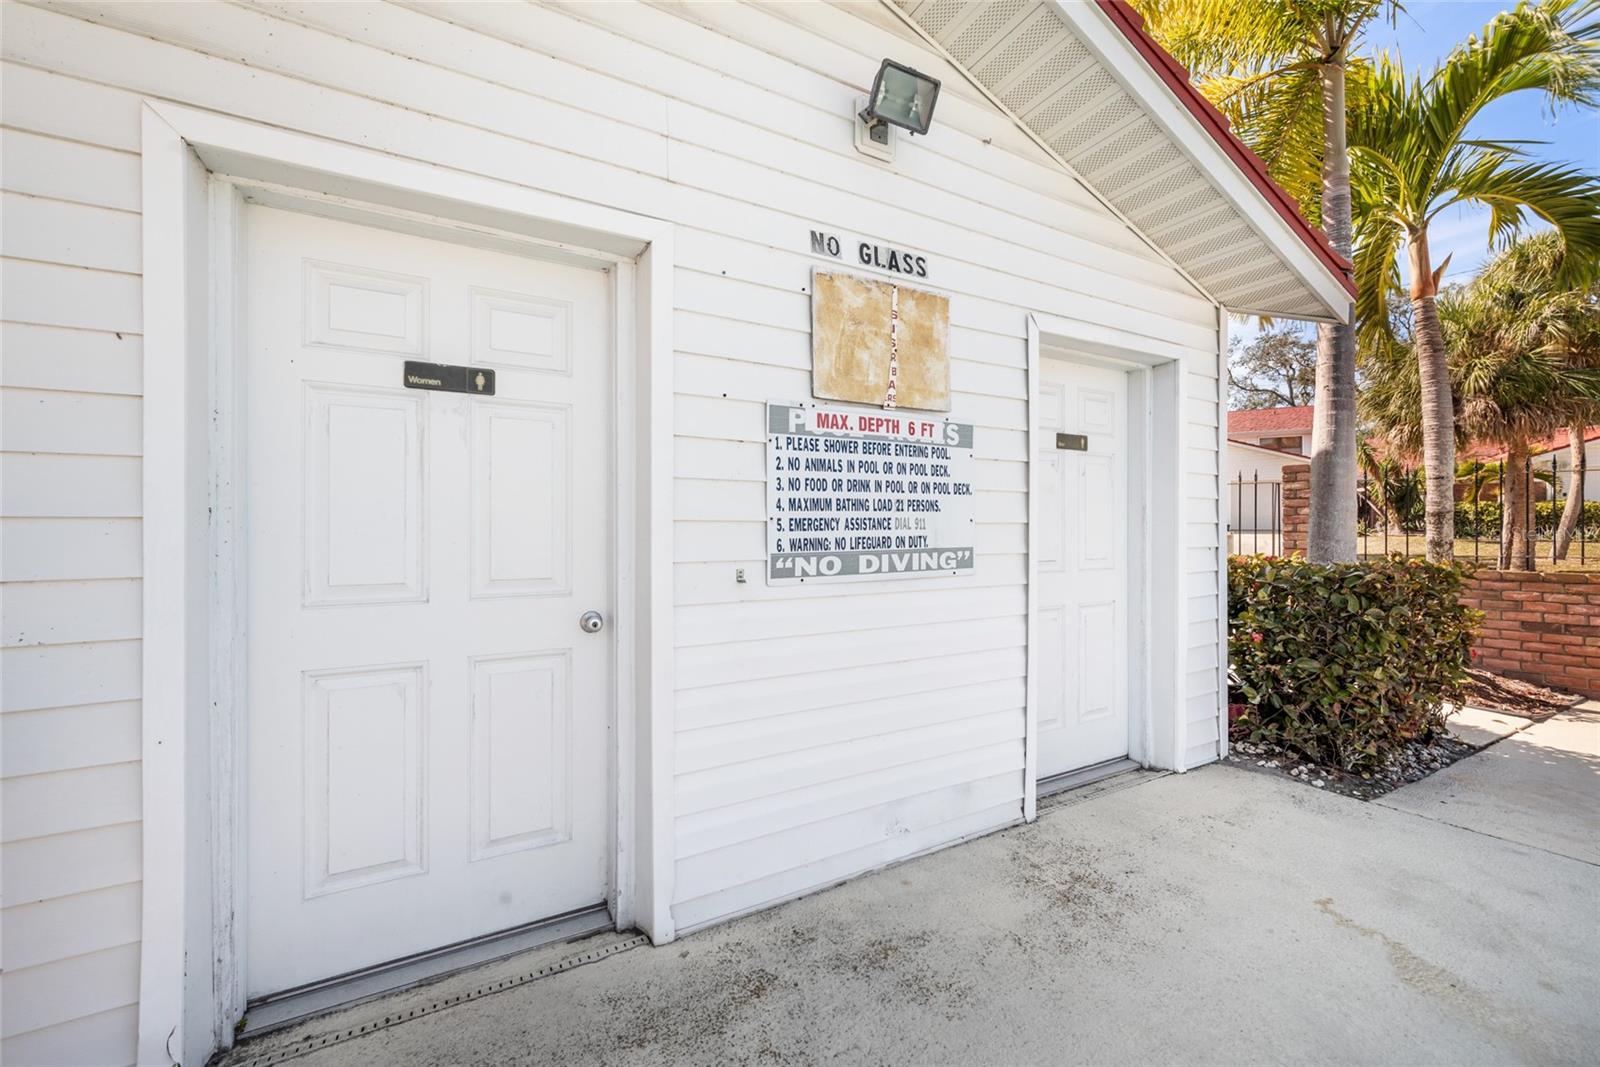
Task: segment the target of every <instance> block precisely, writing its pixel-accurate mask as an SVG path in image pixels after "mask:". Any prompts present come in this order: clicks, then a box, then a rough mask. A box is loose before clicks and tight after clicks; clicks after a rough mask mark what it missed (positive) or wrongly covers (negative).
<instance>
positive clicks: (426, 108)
mask: <svg viewBox="0 0 1600 1067" xmlns="http://www.w3.org/2000/svg"><path fill="white" fill-rule="evenodd" d="M0 48H3V59H4V67H3V82H0V92H3V98H0V107H3V115H0V118H3V127H4V128H3V131H0V146H3V153H4V168H3V172H0V182H3V185H4V202H3V210H4V217H3V235H0V240H3V253H4V256H5V257H6V258H5V260H4V282H3V284H4V288H3V294H0V296H3V303H4V307H3V315H4V319H5V325H4V333H3V336H0V342H3V346H4V353H3V355H4V364H3V366H4V385H5V393H4V427H3V434H0V436H3V440H0V445H3V449H4V467H3V478H4V492H3V495H0V506H3V528H0V535H3V539H4V543H3V549H4V551H3V566H0V577H3V579H4V581H5V583H6V584H5V587H4V608H3V620H4V637H5V646H4V651H3V662H0V666H3V669H4V685H3V691H0V697H3V703H0V707H3V712H4V714H3V717H0V723H3V727H4V734H3V744H4V775H5V779H4V795H3V799H4V805H5V806H4V827H3V829H4V834H3V838H4V843H3V857H0V858H3V863H4V890H5V912H4V928H3V933H4V942H5V971H4V976H3V983H4V986H3V996H4V1002H5V1011H4V1045H3V1049H0V1054H3V1059H4V1061H5V1062H6V1063H7V1064H19V1065H20V1064H36V1063H107V1064H110V1063H128V1062H132V1061H135V1060H137V1061H138V1062H140V1063H146V1064H168V1063H171V1062H182V1063H186V1064H200V1063H202V1062H204V1060H205V1059H206V1057H207V1056H208V1055H209V1054H210V1053H211V1052H212V1050H214V1049H216V1048H218V1047H220V1046H223V1045H226V1044H228V1043H229V1042H230V1041H231V1040H232V1035H233V1031H234V1025H235V1023H236V1022H237V1021H238V1020H239V1019H240V1017H241V1015H243V1014H244V1013H245V1011H246V1010H247V1006H249V1005H251V1004H253V1003H257V1002H261V1001H262V998H265V997H271V996H272V995H274V994H279V993H282V992H284V991H286V990H292V989H294V988H297V987H301V986H303V985H305V984H306V983H311V982H315V981H318V980H321V979H325V978H328V977H329V976H334V975H340V974H344V973H346V972H351V971H361V970H363V969H365V968H371V967H374V966H382V965H384V964H385V963H387V962H388V961H391V960H394V959H396V958H399V957H410V956H414V955H415V954H419V953H424V952H426V951H428V950H430V949H434V948H437V947H438V946H441V945H446V944H450V943H453V942H455V941H460V940H463V939H465V938H474V937H480V936H486V935H492V934H494V933H495V932H497V931H501V930H505V929H508V928H525V927H528V926H529V924H534V923H537V922H539V921H541V920H545V919H548V918H550V917H551V916H553V915H556V914H558V913H559V914H564V915H568V916H569V918H568V919H566V920H564V922H565V923H566V925H565V926H561V927H560V929H563V930H571V929H576V928H579V927H584V926H585V924H587V925H588V926H589V927H592V926H594V925H595V924H609V923H613V922H614V923H616V924H619V925H621V926H624V927H628V926H636V927H638V928H639V929H641V930H643V931H645V932H646V933H648V934H649V935H650V936H651V938H652V939H653V940H654V941H655V942H656V943H658V944H659V943H663V942H668V941H671V940H672V939H673V938H675V937H676V936H678V935H680V934H682V933H684V932H686V931H691V930H694V929H697V928H699V927H703V926H706V925H708V924H711V923H715V922H719V921H721V920H724V919H727V918H729V917H730V916H735V915H739V914H741V913H744V912H748V911H750V910H752V909H756V908H761V907H765V906H767V905H770V904H772V903H774V902H777V901H781V900H784V899H786V898H790V897H793V896H795V895H797V894H800V893H803V892H806V891H808V890H811V889H815V888H818V887H822V886H826V885H828V884H830V883H833V882H836V881H838V880H839V879H841V878H845V877H848V876H851V875H854V874H857V873H860V872H863V871H867V870H870V869H872V868H875V867H879V866H882V865H883V864H887V863H891V862H893V861H896V860H899V859H903V858H905V857H907V856H912V855H915V854H917V853H920V852H925V851H927V850H930V849H935V848H939V847H941V846H944V845H948V844H951V843H954V842H957V841H961V840H963V839H965V838H968V837H971V836H973V835H976V834H982V833H987V832H989V831H992V830H995V829H998V828H1001V827H1004V826H1008V825H1012V824H1014V823H1017V822H1020V821H1022V820H1026V819H1031V818H1032V817H1033V816H1034V803H1035V799H1036V797H1037V795H1038V792H1039V785H1038V783H1039V781H1040V780H1041V779H1043V780H1046V781H1047V783H1048V782H1055V783H1059V782H1061V781H1063V780H1064V779H1062V778H1061V776H1062V775H1063V774H1067V773H1068V772H1074V771H1078V770H1081V769H1083V768H1085V767H1093V766H1120V765H1121V763H1120V762H1119V761H1121V760H1124V759H1131V760H1133V761H1136V762H1138V763H1142V764H1146V765H1149V766H1154V767H1164V768H1173V769H1177V770H1183V769H1186V768H1192V767H1194V766H1196V765H1199V764H1202V763H1205V762H1207V761H1210V760H1214V759H1217V758H1218V756H1219V754H1220V752H1221V750H1222V746H1223V745H1224V744H1225V737H1224V732H1223V730H1222V723H1223V721H1224V713H1223V705H1224V700H1225V693H1224V668H1225V664H1224V647H1225V645H1224V641H1223V636H1224V620H1223V617H1222V615H1223V597H1222V590H1223V581H1224V574H1223V559H1222V551H1223V546H1224V541H1223V536H1224V531H1225V526H1226V515H1225V514H1224V509H1223V507H1222V499H1223V496H1222V493H1223V490H1222V482H1223V479H1224V477H1225V474H1226V471H1225V470H1224V466H1223V444H1224V428H1223V426H1222V424H1221V419H1220V414H1221V412H1222V410H1223V397H1224V385H1225V378H1224V376H1223V375H1222V374H1221V367H1222V364H1221V360H1222V358H1223V353H1225V352H1226V338H1225V336H1224V333H1225V323H1226V310H1230V309H1231V310H1235V311H1241V312H1254V313H1264V314H1270V315H1273V316H1277V317H1291V318H1313V319H1315V318H1321V319H1329V318H1339V319H1342V318H1344V317H1346V316H1347V314H1348V308H1349V303H1350V299H1351V297H1350V287H1349V282H1348V278H1347V276H1346V274H1345V272H1344V270H1343V264H1342V262H1341V261H1340V260H1339V259H1338V257H1337V256H1335V255H1334V254H1333V253H1331V252H1330V251H1329V249H1328V247H1327V245H1326V242H1325V241H1324V239H1323V238H1322V237H1321V235H1320V234H1318V233H1316V232H1315V231H1313V230H1311V229H1310V228H1309V227H1308V226H1307V225H1306V224H1305V223H1304V222H1303V221H1302V220H1301V219H1300V218H1299V217H1298V216H1297V215H1296V213H1295V211H1294V208H1293V206H1292V204H1291V202H1290V201H1289V200H1288V198H1287V197H1286V196H1285V195H1284V194H1283V193H1282V192H1281V191H1279V190H1277V189H1276V188H1275V187H1273V186H1272V185H1271V184H1270V183H1269V182H1268V181H1267V180H1266V178H1265V176H1264V171H1263V169H1262V167H1261V165H1260V164H1259V162H1258V161H1256V160H1255V159H1254V157H1251V156H1249V155H1248V153H1246V152H1245V151H1244V150H1243V149H1242V147H1241V146H1240V145H1239V144H1238V143H1237V142H1236V141H1235V140H1234V139H1233V138H1232V136H1231V135H1230V134H1229V133H1228V132H1227V131H1226V128H1225V125H1224V124H1223V123H1222V121H1221V120H1220V118H1219V117H1218V116H1217V114H1216V113H1215V112H1214V111H1212V110H1211V109H1210V108H1209V107H1208V106H1206V105H1205V104H1204V103H1203V102H1202V101H1201V100H1200V98H1199V97H1198V95H1197V94H1196V93H1195V92H1193V90H1191V89H1190V88H1189V87H1188V86H1187V83H1186V82H1185V80H1184V76H1183V72H1182V71H1181V70H1180V69H1178V68H1177V67H1176V65H1175V64H1173V63H1172V62H1171V61H1170V59H1168V58H1167V57H1165V56H1164V54H1162V53H1160V52H1159V50H1158V49H1156V48H1155V47H1154V46H1153V45H1152V43H1151V42H1150V41H1149V39H1148V38H1147V37H1146V36H1144V35H1143V33H1142V31H1141V30H1140V29H1139V27H1138V24H1137V21H1136V19H1134V18H1133V16H1131V15H1130V13H1129V11H1128V10H1127V9H1126V8H1124V7H1121V6H1118V5H1116V4H1113V3H1109V2H1107V3H1100V4H1089V3H1081V4H1080V3H1057V2H1054V0H992V2H988V3H979V2H976V0H902V3H901V5H899V6H895V5H890V4H887V3H883V4H871V3H858V4H852V5H848V6H845V5H838V6H835V5H829V4H822V3H816V4H789V5H781V6H780V5H771V6H761V5H735V4H705V5H703V6H702V5H672V6H670V7H655V6H636V5H624V4H594V5H572V6H563V7H560V8H555V7H542V6H519V5H509V4H495V5H489V4H483V5H468V4H451V5H445V4H411V5H406V6H382V5H378V6H366V5H356V4H349V5H347V4H309V5H307V4H284V3H265V2H263V3H260V4H243V5H232V4H229V5H223V4H195V5H186V4H170V5H169V4H159V3H157V4H120V3H75V4H67V3H56V2H48V0H41V2H39V3H29V4H20V3H11V2H8V3H6V4H4V6H3V7H0ZM885 57H888V58H891V59H894V60H897V61H900V62H902V63H905V64H908V65H909V66H911V67H914V68H916V69H917V70H920V71H924V72H926V73H928V74H930V75H932V76H933V77H935V78H938V79H941V80H942V91H941V94H940V97H939V99H938V103H937V110H936V112H935V114H934V118H933V126H932V129H931V130H930V132H929V133H928V135H927V136H925V137H915V138H913V137H910V136H906V135H904V133H903V132H902V133H901V134H900V135H899V136H897V137H895V138H893V139H892V140H893V142H894V143H893V145H892V158H891V159H888V160H883V159H880V158H876V157H874V156H870V155H868V154H865V153H863V152H862V151H860V150H858V149H857V147H856V140H857V137H858V126H859V120H858V119H857V118H856V112H857V110H858V109H859V107H860V100H859V98H861V97H862V96H863V95H864V94H865V93H866V91H867V89H868V86H869V85H870V84H871V83H872V81H873V78H874V75H875V74H876V73H877V71H878V69H879V63H880V60H882V59H883V58H885ZM869 147H870V146H869ZM814 232H815V233H817V234H821V235H822V237H823V239H822V241H821V244H820V248H819V249H818V250H814V247H816V246H815V245H814V243H813V238H812V235H813V233H814ZM829 237H833V238H837V241H838V244H839V248H840V250H841V251H840V256H839V258H835V257H834V256H832V255H831V254H830V247H831V246H830V243H829V242H828V240H827V238H829ZM874 248H878V249H888V250H901V252H902V254H904V253H905V252H910V253H912V255H913V259H914V261H916V262H918V263H919V264H921V266H922V267H923V268H924V269H925V275H921V274H920V272H919V277H917V279H916V284H917V285H919V286H921V287H922V288H925V289H930V290H934V291H936V292H938V293H942V294H945V295H947V296H948V298H949V305H948V309H949V350H950V353H951V357H952V358H951V361H950V365H949V376H950V388H951V395H952V410H951V411H950V412H949V413H948V417H949V418H950V419H953V420H957V421H959V422H961V423H964V424H969V425H971V426H972V427H973V428H974V429H973V434H974V436H973V443H972V450H973V452H974V453H975V456H976V459H975V462H974V463H973V464H972V468H973V471H974V475H973V481H974V483H975V489H976V494H975V502H974V505H973V507H974V514H975V519H976V522H975V533H974V537H973V539H972V542H971V544H972V547H973V548H974V550H975V558H974V560H973V565H972V567H971V568H970V569H969V570H967V571H965V572H961V573H958V574H954V575H944V574H939V575H930V576H927V577H917V578H912V579H907V580H901V581H859V582H825V583H816V582H812V583H808V584H782V583H776V584H769V582H768V581H766V580H765V576H766V574H767V573H768V571H767V560H766V558H765V557H766V545H765V543H764V542H765V539H766V536H767V535H766V531H767V529H768V521H769V516H768V511H767V508H768V500H767V493H766V483H767V480H768V473H767V465H768V462H769V461H768V453H767V448H768V444H769V435H768V430H767V424H766V421H765V420H766V409H765V405H766V404H767V403H768V402H775V403H780V404H784V403H787V404H797V403H802V402H810V401H811V400H812V399H813V396H812V379H811V374H810V371H811V355H812V340H813V338H812V336H811V308H810V297H809V286H810V284H811V278H812V272H813V270H814V269H816V268H830V269H837V270H841V271H846V272H853V273H856V274H859V275H862V276H864V277H872V278H880V279H888V280H895V281H898V280H899V278H900V276H899V275H896V274H893V273H892V272H890V271H888V270H885V269H880V268H879V267H877V266H873V265H871V262H872V260H873V258H874V257H873V254H872V252H871V250H872V249H874ZM881 261H882V260H881V259H880V262H881ZM409 358H415V359H416V360H418V361H424V362H431V363H444V364H451V365H454V366H455V367H457V368H458V369H459V368H466V369H465V370H459V373H460V374H461V375H462V384H461V387H462V388H471V387H470V386H468V385H466V384H465V383H466V382H468V381H470V380H471V378H472V377H473V376H475V375H476V374H477V373H478V372H479V371H480V369H482V370H491V371H494V372H496V374H497V376H498V379H499V387H498V391H497V393H496V395H495V396H494V397H493V398H492V399H491V398H488V397H469V396H465V395H463V394H461V393H460V392H450V391H444V392H440V391H427V390H419V389H412V388H406V387H405V385H406V381H405V380H403V378H402V368H403V366H404V363H405V361H406V360H407V359H409ZM413 373H415V372H413ZM441 373H442V372H441ZM420 377H424V378H425V377H426V375H425V374H424V375H420ZM440 381H441V382H443V381H444V379H443V378H441V379H440ZM411 384H416V381H415V380H413V381H412V383H411ZM941 417H943V416H942V415H941ZM1058 434H1061V435H1063V436H1062V437H1061V438H1058V437H1057V435H1058ZM1071 435H1082V438H1081V440H1082V441H1083V442H1084V443H1083V444H1079V445H1073V444H1071V443H1070V442H1071V440H1072V436H1071ZM1063 440H1066V441H1068V442H1069V443H1068V444H1067V445H1066V446H1065V447H1058V445H1060V443H1061V441H1063ZM587 612H595V613H598V616H599V619H598V621H599V622H600V624H601V625H602V629H600V630H599V631H598V632H587V631H586V630H583V629H580V626H579V620H580V617H581V616H583V615H584V614H585V613H587ZM1047 788H1048V785H1047ZM534 929H535V930H537V929H538V928H534Z"/></svg>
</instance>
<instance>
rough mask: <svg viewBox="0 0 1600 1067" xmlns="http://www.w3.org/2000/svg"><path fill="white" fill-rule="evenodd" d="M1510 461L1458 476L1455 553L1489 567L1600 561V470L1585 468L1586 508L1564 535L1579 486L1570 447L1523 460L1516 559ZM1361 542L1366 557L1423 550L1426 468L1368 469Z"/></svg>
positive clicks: (1360, 491) (1360, 490) (1578, 565)
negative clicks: (1510, 526)
mask: <svg viewBox="0 0 1600 1067" xmlns="http://www.w3.org/2000/svg"><path fill="white" fill-rule="evenodd" d="M1506 463H1507V460H1506V459H1505V458H1504V457H1502V458H1501V459H1500V460H1498V461H1492V462H1468V463H1464V464H1462V465H1461V467H1460V472H1459V474H1458V477H1457V479H1456V515H1455V519H1456V544H1455V556H1456V559H1459V560H1471V561H1472V562H1474V563H1477V564H1479V565H1483V566H1492V567H1497V566H1502V565H1511V566H1520V567H1521V568H1524V569H1529V570H1534V569H1571V570H1585V569H1594V568H1600V470H1596V469H1595V468H1594V467H1589V468H1587V469H1586V470H1585V471H1584V472H1583V478H1584V486H1583V490H1584V491H1583V501H1584V504H1583V507H1582V509H1581V510H1579V511H1578V512H1577V513H1576V515H1575V516H1574V518H1575V520H1576V521H1575V522H1574V524H1573V526H1572V528H1571V530H1570V531H1568V532H1567V534H1566V535H1565V536H1563V533H1562V529H1561V520H1562V515H1563V513H1564V511H1565V508H1566V503H1567V498H1568V495H1569V494H1570V492H1571V490H1572V487H1573V480H1572V479H1573V466H1572V459H1571V454H1570V452H1568V451H1565V450H1563V451H1562V452H1558V453H1555V454H1554V455H1551V456H1547V457H1545V458H1542V459H1539V460H1532V459H1530V460H1526V461H1524V466H1523V473H1524V476H1525V478H1526V482H1525V484H1526V485H1527V487H1528V492H1527V493H1526V494H1525V499H1524V500H1523V501H1522V503H1521V506H1522V508H1523V509H1524V510H1523V516H1522V519H1523V526H1524V529H1525V530H1526V538H1525V539H1524V541H1523V543H1522V544H1520V545H1519V546H1518V549H1519V552H1518V555H1519V556H1520V557H1521V558H1520V559H1519V560H1516V561H1512V560H1510V559H1509V548H1508V547H1507V546H1506V544H1505V542H1506V540H1507V537H1508V534H1509V532H1510V531H1509V530H1507V528H1506V525H1505V522H1504V517H1505V514H1504V502H1503V496H1504V490H1505V486H1504V485H1503V480H1504V471H1505V470H1506ZM1356 494H1357V523H1358V535H1359V536H1358V540H1357V547H1358V549H1359V552H1360V554H1361V556H1362V557H1368V556H1385V555H1389V554H1390V553H1400V554H1402V555H1406V556H1420V555H1423V554H1424V553H1425V551H1426V538H1425V536H1424V506H1425V499H1426V492H1425V487H1424V484H1423V479H1422V472H1421V471H1420V470H1406V469H1402V468H1399V467H1395V468H1393V469H1388V470H1383V471H1381V472H1379V473H1378V474H1376V475H1368V474H1363V475H1362V476H1361V477H1360V478H1359V480H1358V482H1357V486H1356Z"/></svg>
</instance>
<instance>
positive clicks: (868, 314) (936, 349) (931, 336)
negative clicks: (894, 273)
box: [811, 270, 950, 411]
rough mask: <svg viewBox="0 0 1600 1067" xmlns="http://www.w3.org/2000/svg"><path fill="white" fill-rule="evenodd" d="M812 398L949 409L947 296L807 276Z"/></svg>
mask: <svg viewBox="0 0 1600 1067" xmlns="http://www.w3.org/2000/svg"><path fill="white" fill-rule="evenodd" d="M811 391H812V392H813V393H814V394H815V395H816V397H817V398H818V399H819V400H844V401H848V402H850V403H855V404H872V405H874V406H877V407H885V408H918V409H921V410H925V411H949V410H950V298H949V297H947V296H940V295H939V294H938V293H930V292H927V291H925V290H922V289H911V288H908V287H906V286H903V285H896V284H894V283H893V282H889V281H880V280H878V279H875V278H858V277H856V276H854V275H850V274H831V273H829V272H827V271H821V270H817V271H813V272H812V274H811Z"/></svg>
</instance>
